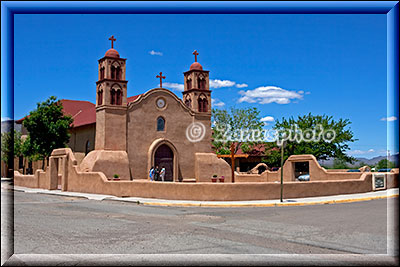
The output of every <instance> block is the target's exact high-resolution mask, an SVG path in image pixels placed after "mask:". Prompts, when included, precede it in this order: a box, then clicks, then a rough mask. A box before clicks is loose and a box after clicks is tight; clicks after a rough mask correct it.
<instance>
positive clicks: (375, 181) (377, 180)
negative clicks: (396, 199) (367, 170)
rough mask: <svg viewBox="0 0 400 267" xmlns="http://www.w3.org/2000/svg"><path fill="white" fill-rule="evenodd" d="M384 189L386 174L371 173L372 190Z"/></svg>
mask: <svg viewBox="0 0 400 267" xmlns="http://www.w3.org/2000/svg"><path fill="white" fill-rule="evenodd" d="M384 189H386V174H384V173H373V174H372V190H373V191H376V190H384Z"/></svg>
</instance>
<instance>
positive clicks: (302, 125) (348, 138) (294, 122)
mask: <svg viewBox="0 0 400 267" xmlns="http://www.w3.org/2000/svg"><path fill="white" fill-rule="evenodd" d="M350 124H351V122H350V121H349V120H348V119H339V120H337V121H335V120H334V119H333V117H332V116H327V115H322V116H321V115H316V116H314V115H311V113H309V114H307V115H304V116H298V118H297V119H294V118H293V117H290V118H289V119H288V120H286V119H285V118H282V120H281V121H279V120H277V121H276V123H275V126H274V129H275V130H276V131H278V132H286V133H290V134H291V136H292V137H294V136H297V135H295V134H294V132H295V131H296V128H297V130H301V132H302V133H303V135H306V133H307V134H308V133H309V134H311V133H312V132H313V131H314V132H315V136H316V137H318V136H319V137H320V138H319V140H318V139H316V140H315V141H304V140H298V141H296V140H292V141H291V140H288V141H287V145H286V147H285V150H284V152H285V157H287V156H290V155H299V154H312V155H314V156H315V157H316V158H317V160H326V159H328V158H337V159H340V160H344V161H345V162H349V163H353V162H354V161H355V158H354V157H351V156H348V155H346V153H345V152H346V151H347V150H348V149H349V145H348V143H349V142H354V141H356V140H357V139H354V136H353V132H352V131H351V129H350V128H348V129H347V128H346V127H348V126H349V125H350ZM293 129H295V131H291V130H293ZM328 131H329V132H330V133H332V132H333V133H335V135H334V138H333V140H328V141H326V140H324V138H323V137H324V135H325V133H328ZM328 139H329V138H328Z"/></svg>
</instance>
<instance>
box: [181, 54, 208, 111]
mask: <svg viewBox="0 0 400 267" xmlns="http://www.w3.org/2000/svg"><path fill="white" fill-rule="evenodd" d="M193 55H194V62H193V64H192V65H190V69H189V71H186V72H184V73H183V74H184V91H183V92H182V94H183V102H184V103H185V105H186V106H188V107H189V108H191V109H192V110H193V111H194V112H196V113H202V114H207V115H211V91H210V84H209V71H208V70H203V67H202V66H201V65H200V63H199V62H197V56H198V55H199V53H197V50H194V52H193Z"/></svg>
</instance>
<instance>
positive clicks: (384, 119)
mask: <svg viewBox="0 0 400 267" xmlns="http://www.w3.org/2000/svg"><path fill="white" fill-rule="evenodd" d="M395 120H397V117H395V116H391V117H387V118H386V117H385V118H382V119H381V121H395Z"/></svg>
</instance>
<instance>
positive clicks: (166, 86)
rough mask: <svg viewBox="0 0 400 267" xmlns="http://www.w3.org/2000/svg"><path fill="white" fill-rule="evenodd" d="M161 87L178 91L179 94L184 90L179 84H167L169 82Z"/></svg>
mask: <svg viewBox="0 0 400 267" xmlns="http://www.w3.org/2000/svg"><path fill="white" fill-rule="evenodd" d="M163 86H164V87H165V88H168V89H173V90H176V91H180V92H182V91H183V90H184V86H183V84H181V83H169V82H166V83H163Z"/></svg>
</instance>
